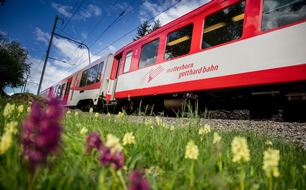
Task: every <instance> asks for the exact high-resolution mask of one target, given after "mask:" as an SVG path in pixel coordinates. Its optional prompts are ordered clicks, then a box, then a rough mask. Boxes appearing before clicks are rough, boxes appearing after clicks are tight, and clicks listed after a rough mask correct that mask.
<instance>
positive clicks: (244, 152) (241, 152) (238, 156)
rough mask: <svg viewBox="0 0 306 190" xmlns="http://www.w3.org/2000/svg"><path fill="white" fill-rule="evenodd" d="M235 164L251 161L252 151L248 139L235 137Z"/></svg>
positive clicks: (233, 147)
mask: <svg viewBox="0 0 306 190" xmlns="http://www.w3.org/2000/svg"><path fill="white" fill-rule="evenodd" d="M232 153H233V160H232V161H233V162H242V161H249V160H250V150H249V149H248V144H247V141H246V138H244V137H234V139H233V142H232Z"/></svg>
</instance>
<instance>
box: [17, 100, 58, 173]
mask: <svg viewBox="0 0 306 190" xmlns="http://www.w3.org/2000/svg"><path fill="white" fill-rule="evenodd" d="M60 106H61V104H60V101H55V100H52V99H51V100H50V102H49V106H48V108H47V110H50V109H52V110H53V112H55V109H54V108H57V109H58V110H62V108H60ZM47 112H48V111H44V110H42V109H41V108H40V105H39V104H38V103H34V104H33V106H32V110H31V112H30V114H29V116H28V117H27V118H26V119H25V120H24V121H23V124H22V132H21V143H22V146H23V152H22V155H23V157H24V158H26V159H27V160H28V161H29V164H30V165H29V166H30V168H31V169H32V170H34V169H35V168H36V167H37V166H38V165H39V164H43V163H45V162H46V161H47V157H48V155H49V154H52V153H56V152H57V151H58V148H59V145H60V134H61V131H62V130H61V125H60V118H61V116H62V115H61V114H62V112H61V111H59V113H57V114H55V113H53V114H50V113H51V111H49V112H48V113H47Z"/></svg>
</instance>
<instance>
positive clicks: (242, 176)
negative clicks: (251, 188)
mask: <svg viewBox="0 0 306 190" xmlns="http://www.w3.org/2000/svg"><path fill="white" fill-rule="evenodd" d="M244 178H245V174H244V168H243V163H242V162H240V190H244Z"/></svg>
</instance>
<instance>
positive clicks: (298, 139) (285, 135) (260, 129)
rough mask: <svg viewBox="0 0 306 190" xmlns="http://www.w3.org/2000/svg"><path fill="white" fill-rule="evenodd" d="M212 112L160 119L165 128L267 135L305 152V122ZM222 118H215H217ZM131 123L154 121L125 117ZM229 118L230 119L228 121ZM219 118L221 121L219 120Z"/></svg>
mask: <svg viewBox="0 0 306 190" xmlns="http://www.w3.org/2000/svg"><path fill="white" fill-rule="evenodd" d="M221 113H222V112H214V113H211V115H210V116H211V117H210V118H202V117H201V118H200V119H199V118H195V119H190V117H183V118H175V117H160V118H161V119H162V121H163V123H164V124H165V125H167V126H187V125H189V124H190V123H194V125H196V123H197V122H199V123H200V125H205V124H208V125H210V126H211V128H212V130H214V129H215V130H222V131H249V132H254V133H257V134H259V135H268V136H271V138H282V139H284V140H285V141H286V142H292V143H296V144H299V145H301V146H302V147H303V149H305V150H306V122H285V121H282V119H281V116H279V115H277V116H275V117H274V118H272V119H269V120H252V119H249V118H248V117H247V116H246V115H244V114H245V113H244V112H243V111H242V112H241V111H236V113H228V114H227V117H228V118H224V115H226V114H224V113H222V114H221ZM218 115H219V116H220V115H221V116H222V115H223V118H222V117H219V118H216V117H217V116H218ZM126 117H127V118H128V119H129V120H130V121H133V122H139V123H141V122H144V121H148V120H151V121H152V122H155V121H156V118H155V117H154V116H135V115H129V116H126ZM230 117H231V119H230ZM220 118H221V119H220Z"/></svg>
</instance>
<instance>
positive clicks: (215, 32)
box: [202, 1, 245, 49]
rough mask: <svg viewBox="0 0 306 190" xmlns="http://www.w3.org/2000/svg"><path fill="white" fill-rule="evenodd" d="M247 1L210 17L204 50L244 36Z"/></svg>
mask: <svg viewBox="0 0 306 190" xmlns="http://www.w3.org/2000/svg"><path fill="white" fill-rule="evenodd" d="M244 8H245V1H242V2H239V3H236V4H234V5H232V6H230V7H228V8H226V9H223V10H221V11H219V12H216V13H214V14H212V15H209V16H207V17H206V19H205V24H204V32H203V33H204V34H203V39H202V49H205V48H208V47H211V46H215V45H218V44H222V43H225V42H229V41H232V40H236V39H239V38H240V37H241V36H242V29H243V21H244Z"/></svg>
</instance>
